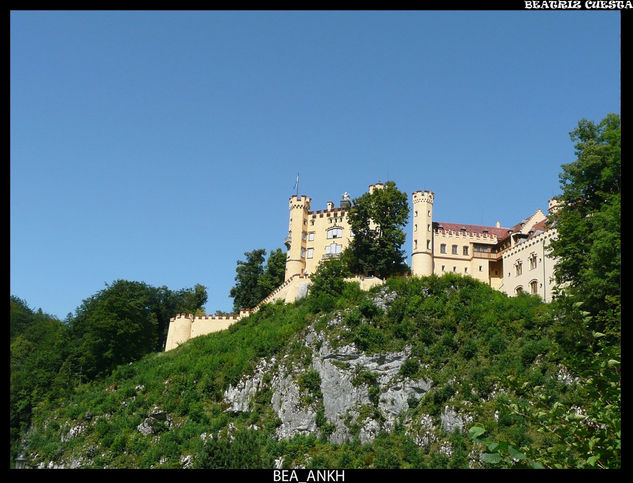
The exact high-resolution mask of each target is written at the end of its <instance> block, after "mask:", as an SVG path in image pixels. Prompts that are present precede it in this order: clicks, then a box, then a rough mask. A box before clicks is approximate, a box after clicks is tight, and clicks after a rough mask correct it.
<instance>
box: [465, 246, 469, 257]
mask: <svg viewBox="0 0 633 483" xmlns="http://www.w3.org/2000/svg"><path fill="white" fill-rule="evenodd" d="M464 255H468V247H467V246H466V247H464Z"/></svg>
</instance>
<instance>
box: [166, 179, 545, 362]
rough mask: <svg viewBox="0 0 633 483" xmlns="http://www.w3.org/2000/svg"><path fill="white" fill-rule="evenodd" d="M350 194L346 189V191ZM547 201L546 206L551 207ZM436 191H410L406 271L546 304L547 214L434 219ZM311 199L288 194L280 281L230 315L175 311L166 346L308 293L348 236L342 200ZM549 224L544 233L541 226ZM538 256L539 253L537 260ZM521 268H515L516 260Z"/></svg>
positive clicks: (370, 283) (363, 283)
mask: <svg viewBox="0 0 633 483" xmlns="http://www.w3.org/2000/svg"><path fill="white" fill-rule="evenodd" d="M382 188H383V184H382V183H376V184H375V185H370V186H369V193H373V192H374V190H376V189H382ZM344 198H346V199H347V200H348V199H349V198H348V196H347V194H346V195H345V196H344ZM555 201H556V200H550V211H553V210H554V209H555V208H556V207H557V206H556V202H555ZM433 202H434V194H433V192H430V191H428V190H425V191H424V192H422V191H416V192H414V193H413V223H412V224H413V227H412V228H413V233H412V244H413V247H412V248H413V250H412V255H411V273H412V274H413V275H417V276H425V275H431V274H436V275H438V276H441V275H443V274H445V273H451V272H452V273H456V274H461V275H466V276H471V277H473V278H475V279H477V280H479V281H481V282H484V283H487V284H489V285H490V286H491V287H492V288H494V289H496V290H500V291H503V292H504V293H506V294H507V295H510V296H512V295H516V293H517V289H521V290H523V291H525V292H528V293H530V292H532V293H538V294H539V295H541V297H542V298H543V299H544V300H545V301H546V302H549V301H551V300H552V291H553V288H554V261H553V260H552V259H551V258H549V256H548V255H547V248H548V246H549V242H550V241H551V239H552V237H555V236H556V231H555V230H547V228H546V227H545V224H544V221H545V220H546V219H547V217H546V216H545V215H544V214H543V212H541V210H537V211H536V212H535V213H534V214H533V215H531V216H530V217H528V218H527V219H525V220H523V221H522V222H520V223H519V224H517V225H515V226H514V227H513V228H512V229H507V228H501V227H500V226H499V222H497V226H496V227H488V226H479V225H458V224H454V223H445V224H441V223H434V222H433ZM310 203H311V198H309V197H307V196H305V195H302V196H297V195H293V196H291V197H290V200H289V211H290V216H289V224H288V237H287V238H286V241H285V244H286V247H287V248H288V251H287V257H286V273H285V281H284V283H283V284H281V285H280V286H279V287H277V288H276V289H275V290H274V291H273V292H272V293H270V294H269V295H268V296H267V297H266V298H265V299H264V300H262V301H261V302H260V303H259V304H257V306H256V307H254V308H253V309H252V310H250V311H249V310H243V311H241V312H240V313H239V314H237V315H230V316H208V315H203V316H195V317H194V316H193V315H191V314H189V315H187V314H178V315H177V316H176V317H173V318H172V319H171V321H170V325H169V331H168V334H167V343H166V347H165V350H171V349H173V348H175V347H178V345H180V344H182V343H184V342H186V341H187V340H189V339H191V338H193V337H197V336H200V335H206V334H210V333H214V332H219V331H221V330H225V329H227V328H228V327H230V326H231V325H233V324H235V323H236V322H238V321H239V320H241V319H242V318H244V317H247V316H248V315H250V314H251V313H254V312H256V311H257V310H259V307H260V306H261V305H263V304H266V303H274V302H276V301H278V300H282V301H283V302H284V303H293V302H295V301H296V300H298V299H299V298H301V297H304V296H305V295H307V293H308V290H309V285H310V275H311V274H313V273H314V272H315V271H316V269H317V267H318V265H319V263H320V262H321V261H322V260H324V259H327V258H328V257H334V256H337V255H338V254H340V253H341V252H342V251H343V250H345V248H347V247H348V246H349V244H350V243H351V240H352V236H353V234H352V232H351V226H350V224H349V219H348V214H349V211H348V207H349V202H348V203H347V204H345V203H344V201H342V202H341V206H340V207H338V208H336V207H334V203H333V202H331V201H328V202H327V209H324V210H317V211H310ZM543 230H547V231H543ZM534 257H536V258H534ZM519 263H520V264H521V266H522V269H521V270H520V271H517V270H516V266H517V264H519ZM347 280H348V281H356V282H358V283H359V285H360V288H361V289H362V290H369V289H370V288H372V287H375V286H376V285H380V284H383V283H384V281H383V280H381V279H378V278H375V277H353V278H348V279H347Z"/></svg>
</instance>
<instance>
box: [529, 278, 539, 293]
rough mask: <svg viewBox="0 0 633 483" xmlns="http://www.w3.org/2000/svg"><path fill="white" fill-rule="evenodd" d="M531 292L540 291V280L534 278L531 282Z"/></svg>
mask: <svg viewBox="0 0 633 483" xmlns="http://www.w3.org/2000/svg"><path fill="white" fill-rule="evenodd" d="M530 293H532V294H535V293H538V280H532V281H531V282H530Z"/></svg>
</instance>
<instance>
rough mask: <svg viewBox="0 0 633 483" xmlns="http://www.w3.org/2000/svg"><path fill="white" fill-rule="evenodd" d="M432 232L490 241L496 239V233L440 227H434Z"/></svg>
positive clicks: (440, 234)
mask: <svg viewBox="0 0 633 483" xmlns="http://www.w3.org/2000/svg"><path fill="white" fill-rule="evenodd" d="M433 233H434V234H435V235H439V236H442V235H443V236H446V237H461V238H474V239H484V240H490V241H496V240H497V235H495V234H493V233H478V232H472V231H463V230H457V231H456V230H444V229H440V228H434V229H433Z"/></svg>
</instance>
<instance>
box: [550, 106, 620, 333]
mask: <svg viewBox="0 0 633 483" xmlns="http://www.w3.org/2000/svg"><path fill="white" fill-rule="evenodd" d="M570 136H571V139H572V141H574V142H575V145H574V147H575V155H576V158H577V159H576V160H575V161H574V162H572V163H569V164H564V165H563V166H562V170H563V171H562V173H561V174H560V175H559V179H560V186H561V190H562V194H561V195H560V196H557V200H558V201H559V203H560V205H559V206H560V208H559V210H558V212H557V213H556V214H554V215H550V222H552V223H553V224H554V225H555V227H556V229H557V231H558V239H557V240H554V241H553V242H552V244H551V247H552V255H553V256H554V257H556V258H557V264H556V269H555V275H556V281H557V284H559V285H563V284H566V289H565V291H566V293H567V294H568V295H570V296H571V297H573V298H574V299H575V300H577V301H582V302H583V308H584V310H586V311H588V312H590V313H591V314H592V315H593V316H594V318H593V321H594V323H596V324H599V325H598V326H596V327H594V328H595V329H597V330H600V331H610V330H614V325H617V324H618V323H619V315H618V314H619V304H620V276H621V271H620V270H621V269H620V251H621V247H620V217H621V205H620V201H621V172H620V168H621V161H620V138H621V128H620V116H619V115H617V114H608V115H607V116H606V117H605V118H604V119H603V120H602V121H600V122H599V123H597V124H595V123H593V122H591V121H587V120H586V119H583V120H581V121H580V122H579V123H578V127H577V128H576V129H574V130H573V131H572V132H571V133H570ZM600 325H601V326H600Z"/></svg>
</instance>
